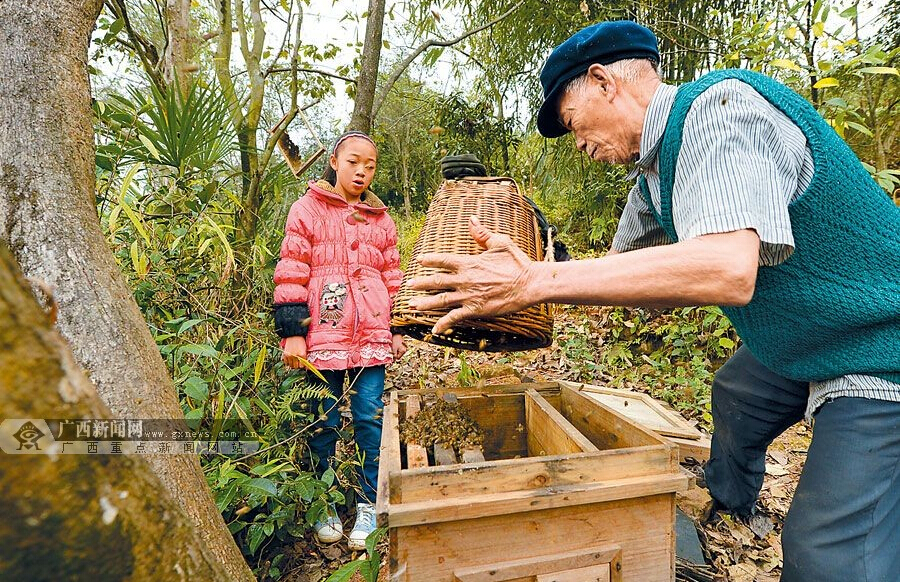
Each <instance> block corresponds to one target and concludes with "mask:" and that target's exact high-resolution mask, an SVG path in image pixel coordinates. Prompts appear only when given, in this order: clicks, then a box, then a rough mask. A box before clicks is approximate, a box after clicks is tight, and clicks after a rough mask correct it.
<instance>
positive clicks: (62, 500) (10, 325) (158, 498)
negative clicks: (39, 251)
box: [0, 243, 228, 582]
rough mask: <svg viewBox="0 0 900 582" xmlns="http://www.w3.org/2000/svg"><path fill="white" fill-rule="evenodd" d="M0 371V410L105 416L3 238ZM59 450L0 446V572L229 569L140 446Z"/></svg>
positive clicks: (215, 577)
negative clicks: (103, 451) (131, 450)
mask: <svg viewBox="0 0 900 582" xmlns="http://www.w3.org/2000/svg"><path fill="white" fill-rule="evenodd" d="M0 371H2V373H0V417H2V418H10V419H18V418H21V419H26V418H30V419H36V418H73V419H74V418H80V419H108V418H111V412H110V411H109V409H108V408H107V407H106V406H105V405H104V404H103V402H101V401H100V398H99V397H98V396H97V391H96V390H95V389H94V386H93V385H91V382H90V380H88V379H87V378H86V377H85V375H84V372H83V371H82V369H81V367H80V366H79V365H78V364H77V363H76V362H75V360H74V358H73V357H72V352H71V350H70V349H69V347H68V345H66V342H65V340H63V339H62V337H60V335H59V333H57V332H56V330H54V329H53V321H52V317H50V316H48V315H47V314H45V313H44V312H43V311H41V309H40V307H39V306H38V304H37V302H36V301H35V299H34V296H33V295H32V294H31V292H30V289H29V286H28V283H27V282H26V281H25V279H24V278H23V277H22V275H21V273H20V272H19V268H18V265H16V264H15V262H14V261H13V258H12V255H11V254H10V252H9V249H7V248H6V245H5V244H3V243H0ZM38 443H39V444H38V446H40V441H38ZM61 452H63V451H60V450H59V449H56V450H54V449H50V448H48V446H47V445H46V444H45V446H44V448H43V449H41V453H38V452H37V450H33V454H21V455H14V454H0V491H2V492H3V495H2V503H3V511H4V517H5V519H4V520H3V521H2V523H0V579H2V580H30V581H32V582H41V581H45V580H46V581H48V582H49V581H53V580H70V581H75V580H89V581H92V582H96V581H105V580H154V581H159V582H167V581H170V580H171V581H173V582H174V581H181V580H210V581H220V580H225V579H227V578H228V573H227V572H226V570H225V568H224V567H223V565H222V564H221V563H219V560H218V558H217V556H215V555H214V554H213V553H212V552H211V551H210V550H209V548H208V547H207V545H206V543H205V542H204V541H203V540H202V539H201V537H200V536H199V535H197V531H196V529H195V528H194V525H193V524H192V523H191V521H190V519H189V518H188V517H187V515H185V513H184V511H182V509H181V508H180V507H179V506H178V504H177V502H176V500H175V499H173V498H172V496H171V495H169V493H168V491H167V490H166V489H165V487H163V486H162V484H161V483H160V482H159V479H157V478H156V476H155V475H154V474H153V472H152V471H151V470H150V467H149V466H148V465H147V462H146V461H145V459H144V458H143V457H142V456H139V455H137V456H130V455H103V456H100V455H98V456H91V455H72V454H60V453H61Z"/></svg>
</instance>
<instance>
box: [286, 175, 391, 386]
mask: <svg viewBox="0 0 900 582" xmlns="http://www.w3.org/2000/svg"><path fill="white" fill-rule="evenodd" d="M399 267H400V254H399V252H398V251H397V227H396V226H395V225H394V221H393V220H391V217H390V216H389V215H388V213H387V208H386V207H385V205H384V204H383V203H382V202H381V201H380V200H379V199H378V198H377V197H376V196H375V195H374V194H372V193H371V192H366V194H365V197H364V199H363V200H361V201H360V202H359V203H357V204H349V203H348V202H347V201H346V200H344V198H343V197H342V196H341V195H339V194H337V193H335V192H334V190H333V188H332V187H331V185H330V184H328V183H327V182H324V181H319V182H310V183H309V189H308V190H307V192H306V195H305V196H303V197H301V198H300V199H299V200H297V201H296V202H294V204H293V206H291V210H290V213H289V214H288V220H287V226H286V227H285V236H284V241H283V242H282V243H281V260H280V261H278V265H277V266H276V267H275V308H276V310H278V308H279V307H280V306H284V305H298V304H303V303H305V304H306V306H308V309H309V318H310V320H309V327H308V330H307V334H306V345H307V351H308V352H309V353H310V354H311V355H313V352H316V351H321V352H323V353H327V352H332V351H346V352H348V354H347V360H346V361H345V362H341V363H340V364H338V365H336V367H344V366H346V367H357V366H365V365H368V364H367V362H365V361H364V359H365V358H364V357H363V356H362V355H361V352H362V351H364V350H366V349H370V348H371V347H372V346H373V345H378V344H380V345H382V346H384V345H385V344H386V345H387V346H390V343H391V332H390V317H391V301H392V298H393V297H394V295H395V294H396V293H397V290H398V289H399V288H400V280H401V278H402V276H403V274H402V273H401V272H400V268H399ZM276 319H277V316H276ZM311 359H312V358H311ZM316 365H317V366H318V367H322V368H325V369H328V368H330V367H331V366H328V365H324V366H322V365H320V364H319V363H316Z"/></svg>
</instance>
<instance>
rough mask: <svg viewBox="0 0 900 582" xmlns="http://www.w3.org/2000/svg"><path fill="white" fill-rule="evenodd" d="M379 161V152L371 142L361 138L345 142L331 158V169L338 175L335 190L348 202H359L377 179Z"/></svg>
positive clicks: (349, 139)
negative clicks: (376, 169)
mask: <svg viewBox="0 0 900 582" xmlns="http://www.w3.org/2000/svg"><path fill="white" fill-rule="evenodd" d="M377 161H378V152H377V151H375V146H373V145H372V143H371V142H370V141H369V140H367V139H365V138H361V137H351V138H348V139H346V140H344V141H343V142H342V143H341V144H340V146H339V147H338V150H337V152H336V153H335V154H333V155H332V156H331V167H332V168H333V169H334V172H335V174H337V180H336V181H335V185H334V189H335V190H337V193H338V194H340V195H342V196H343V197H344V198H345V199H346V200H347V201H348V202H356V201H358V200H359V199H360V197H361V196H362V194H363V192H365V191H366V188H368V187H369V184H371V183H372V178H374V177H375V165H376V163H377Z"/></svg>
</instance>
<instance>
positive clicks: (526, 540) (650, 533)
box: [390, 494, 675, 582]
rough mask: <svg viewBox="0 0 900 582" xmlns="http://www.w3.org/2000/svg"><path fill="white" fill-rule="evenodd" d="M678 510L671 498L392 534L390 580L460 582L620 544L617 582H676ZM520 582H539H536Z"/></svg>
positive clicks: (407, 529)
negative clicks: (488, 566) (504, 565)
mask: <svg viewBox="0 0 900 582" xmlns="http://www.w3.org/2000/svg"><path fill="white" fill-rule="evenodd" d="M674 507H675V504H674V500H673V499H672V495H671V494H669V495H657V496H653V497H648V498H636V499H623V500H620V501H611V502H607V503H597V504H590V505H579V506H571V507H565V508H559V509H550V510H540V511H533V512H526V513H519V514H515V515H495V516H487V517H481V518H476V519H471V520H465V521H457V522H444V523H437V524H429V525H425V526H419V527H401V528H397V529H396V530H391V531H392V532H394V531H396V542H397V545H396V547H397V551H396V552H394V551H393V544H392V554H391V555H392V560H391V565H390V571H391V577H390V579H391V580H392V581H394V582H421V581H428V582H454V580H455V578H454V572H455V571H460V570H463V569H466V568H476V567H479V566H482V565H484V564H485V563H486V562H494V561H496V560H497V559H502V560H508V561H511V560H519V559H529V558H532V557H534V556H535V555H536V554H540V553H545V554H547V553H557V554H560V553H565V552H571V551H584V550H585V549H586V547H585V544H591V546H603V545H607V544H614V545H618V546H620V547H621V548H622V560H621V565H622V568H621V570H620V574H621V579H619V580H617V579H615V578H614V579H613V580H615V581H616V582H672V581H673V580H674V579H675V571H674V565H673V564H674V559H675V553H674V549H675V546H674V541H675V536H674V533H673V527H674V519H675V515H674V511H675V509H674ZM575 533H578V535H574V534H575ZM392 541H393V540H392ZM588 547H590V546H588ZM611 573H612V572H611ZM517 582H534V576H530V577H527V578H524V579H520V580H519V581H517Z"/></svg>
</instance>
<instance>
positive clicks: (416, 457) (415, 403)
mask: <svg viewBox="0 0 900 582" xmlns="http://www.w3.org/2000/svg"><path fill="white" fill-rule="evenodd" d="M421 408H422V401H421V399H420V398H419V395H418V394H410V395H409V396H407V397H406V420H410V419H413V418H415V416H416V415H417V414H419V410H421ZM406 466H407V467H408V468H410V469H418V468H419V467H427V466H428V451H427V449H425V447H423V446H422V445H420V444H419V443H406Z"/></svg>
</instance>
